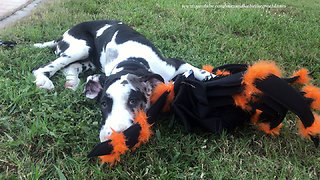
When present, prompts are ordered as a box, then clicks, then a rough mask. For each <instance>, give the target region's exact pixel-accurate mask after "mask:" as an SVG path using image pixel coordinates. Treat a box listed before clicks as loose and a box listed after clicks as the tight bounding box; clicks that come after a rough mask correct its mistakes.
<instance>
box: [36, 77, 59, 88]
mask: <svg viewBox="0 0 320 180" xmlns="http://www.w3.org/2000/svg"><path fill="white" fill-rule="evenodd" d="M35 83H36V85H37V86H38V87H39V88H43V89H48V90H51V89H54V85H53V83H52V81H51V80H50V79H49V78H48V77H47V76H44V75H42V76H37V77H36V80H35Z"/></svg>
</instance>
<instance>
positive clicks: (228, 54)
mask: <svg viewBox="0 0 320 180" xmlns="http://www.w3.org/2000/svg"><path fill="white" fill-rule="evenodd" d="M224 3H227V4H260V5H268V4H269V5H270V4H280V5H286V6H287V7H286V8H282V9H213V8H209V9H184V8H182V5H187V4H188V5H190V4H195V5H199V4H224ZM319 10H320V5H319V3H318V2H317V1H316V0H313V1H311V0H301V1H299V2H295V1H290V0H286V1H280V0H269V1H264V0H247V1H245V2H243V1H242V2H241V3H240V2H239V1H236V0H227V1H217V2H215V3H209V2H207V1H200V2H199V1H195V0H189V1H179V2H174V1H147V0H144V1H137V0H136V1H129V0H127V1H103V0H92V1H87V0H60V1H52V0H48V1H46V2H45V3H44V4H43V5H42V6H41V7H40V8H37V10H36V11H35V12H34V13H33V14H32V15H31V16H30V17H28V18H26V19H24V20H22V21H21V22H19V23H17V24H15V25H14V26H12V27H9V28H7V29H5V30H1V32H0V39H6V40H15V41H18V42H20V43H25V44H22V45H19V46H17V47H15V48H14V49H5V48H3V47H1V48H0V72H1V75H0V94H1V98H0V129H1V131H0V136H1V139H0V179H63V178H64V177H66V178H67V179H85V178H86V179H111V178H119V179H131V178H133V179H151V178H152V179H176V178H179V179H200V178H204V179H275V178H277V179H318V178H319V176H320V173H319V169H320V159H319V149H316V148H315V147H314V146H313V144H312V142H310V141H307V140H304V139H301V138H300V137H299V136H297V133H296V132H297V128H296V124H297V118H296V117H295V116H293V115H292V114H289V115H288V116H287V118H286V119H285V126H284V127H283V129H282V130H281V134H280V135H279V136H276V137H270V136H268V135H265V134H263V133H261V132H259V131H257V130H255V129H254V128H253V127H248V126H245V127H241V128H238V129H237V130H236V131H235V132H233V133H229V134H225V135H223V136H222V137H218V136H215V135H212V134H209V133H205V132H199V133H196V134H185V133H184V131H183V127H182V126H181V125H180V124H179V122H176V120H174V119H172V118H170V117H167V118H164V120H163V122H159V123H158V124H156V125H154V127H153V129H154V130H155V135H154V136H152V139H151V141H150V142H149V143H147V144H146V145H142V146H141V147H140V148H138V149H137V150H136V151H134V152H129V153H127V154H126V155H125V156H122V158H121V162H120V163H118V164H117V165H115V166H113V167H110V166H109V165H106V164H103V165H100V164H99V160H98V159H97V158H94V159H87V158H86V155H87V153H88V152H90V150H91V149H92V147H93V146H94V145H96V144H97V143H98V141H99V140H98V131H99V130H98V128H97V122H98V120H99V119H100V111H99V107H98V106H97V105H96V104H95V102H93V101H91V100H88V99H86V98H85V97H84V96H83V95H82V89H83V86H84V84H83V83H82V84H81V86H80V87H79V89H78V90H77V91H76V92H73V91H71V90H66V89H64V87H63V84H64V77H63V76H62V74H61V73H58V74H57V75H56V76H54V77H53V78H52V79H53V82H54V84H55V86H56V88H55V90H53V91H45V90H41V89H38V88H37V87H36V86H35V85H34V83H33V81H34V78H33V76H32V74H31V73H30V72H31V70H32V69H33V68H35V67H38V66H40V65H42V64H44V63H47V62H49V61H51V60H53V59H54V58H55V56H54V55H53V54H52V53H51V52H50V50H48V49H35V48H32V47H31V46H29V44H31V43H36V42H42V41H47V40H52V39H56V38H59V37H60V35H61V34H62V33H63V32H64V31H66V30H67V29H68V28H70V27H71V26H73V25H75V24H77V23H80V22H83V21H87V20H96V19H118V20H121V21H123V22H125V23H126V24H128V25H130V26H132V27H133V28H135V29H136V30H138V31H139V32H141V33H142V34H144V35H145V36H146V37H147V38H148V39H150V40H151V41H152V42H153V43H154V44H155V45H156V46H157V47H158V48H159V50H160V51H161V52H162V54H163V55H164V56H165V57H179V58H182V59H184V60H185V61H187V62H190V63H191V64H193V65H196V66H199V67H200V66H201V65H202V64H212V65H214V66H218V65H223V64H227V63H250V62H254V61H257V60H258V59H272V60H274V61H276V62H277V63H278V64H279V65H280V66H281V67H282V69H283V70H284V71H285V72H287V73H286V74H287V75H288V74H291V72H292V71H294V70H297V69H298V68H299V67H307V68H308V69H309V70H310V71H314V72H315V73H314V76H315V77H319V75H320V74H319V67H320V66H319V63H320V51H319V47H320V31H319V26H320V21H319V15H320V11H319ZM84 79H85V76H83V77H82V80H84ZM82 82H83V81H82ZM313 83H314V84H317V85H320V82H319V80H314V81H313ZM172 120H174V126H171V125H170V123H171V121H172Z"/></svg>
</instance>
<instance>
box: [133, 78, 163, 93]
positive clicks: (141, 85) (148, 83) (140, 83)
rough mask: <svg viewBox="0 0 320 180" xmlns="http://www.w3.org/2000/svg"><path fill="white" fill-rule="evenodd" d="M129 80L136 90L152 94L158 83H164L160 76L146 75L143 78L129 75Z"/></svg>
mask: <svg viewBox="0 0 320 180" xmlns="http://www.w3.org/2000/svg"><path fill="white" fill-rule="evenodd" d="M128 80H129V82H130V83H131V84H132V85H133V86H134V87H135V88H137V89H140V90H141V91H147V92H149V91H150V92H151V90H152V89H153V88H154V87H155V86H156V85H157V84H158V83H161V82H163V79H162V77H161V76H160V75H158V74H150V75H144V76H143V77H140V76H137V75H133V74H129V75H128Z"/></svg>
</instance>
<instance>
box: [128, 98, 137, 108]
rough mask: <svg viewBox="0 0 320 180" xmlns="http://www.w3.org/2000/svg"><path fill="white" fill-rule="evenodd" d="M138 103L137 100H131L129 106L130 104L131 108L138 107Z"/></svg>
mask: <svg viewBox="0 0 320 180" xmlns="http://www.w3.org/2000/svg"><path fill="white" fill-rule="evenodd" d="M136 103H137V101H136V100H135V99H130V100H129V104H130V105H131V106H134V105H136Z"/></svg>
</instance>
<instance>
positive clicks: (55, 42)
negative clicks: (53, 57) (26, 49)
mask: <svg viewBox="0 0 320 180" xmlns="http://www.w3.org/2000/svg"><path fill="white" fill-rule="evenodd" d="M61 40H62V38H60V39H57V40H53V41H48V42H43V43H36V44H34V45H33V46H34V47H37V48H46V47H49V48H55V47H57V45H58V43H59V42H60V41H61Z"/></svg>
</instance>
